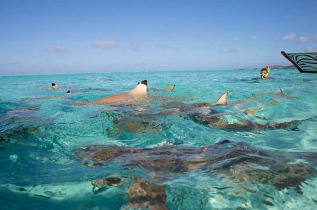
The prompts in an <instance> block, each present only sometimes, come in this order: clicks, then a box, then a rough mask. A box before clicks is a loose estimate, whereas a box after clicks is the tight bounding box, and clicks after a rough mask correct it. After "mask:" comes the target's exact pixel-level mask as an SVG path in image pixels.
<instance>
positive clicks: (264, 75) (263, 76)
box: [260, 66, 270, 78]
mask: <svg viewBox="0 0 317 210" xmlns="http://www.w3.org/2000/svg"><path fill="white" fill-rule="evenodd" d="M262 70H264V69H262ZM262 70H261V72H260V75H261V77H262V78H265V77H267V76H268V75H269V72H270V67H269V66H266V73H265V74H262V72H263V71H262Z"/></svg>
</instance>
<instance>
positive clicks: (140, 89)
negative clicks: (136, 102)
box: [130, 80, 147, 98]
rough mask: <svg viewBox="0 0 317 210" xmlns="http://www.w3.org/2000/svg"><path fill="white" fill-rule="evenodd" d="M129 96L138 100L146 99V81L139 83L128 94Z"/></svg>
mask: <svg viewBox="0 0 317 210" xmlns="http://www.w3.org/2000/svg"><path fill="white" fill-rule="evenodd" d="M130 95H132V96H134V97H138V98H146V97H147V80H143V81H142V82H139V83H138V85H137V86H136V87H135V88H134V89H133V90H132V91H131V92H130Z"/></svg>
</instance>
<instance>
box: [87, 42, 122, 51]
mask: <svg viewBox="0 0 317 210" xmlns="http://www.w3.org/2000/svg"><path fill="white" fill-rule="evenodd" d="M92 45H93V46H94V47H95V48H102V49H112V48H115V47H117V46H118V45H117V43H115V42H113V41H96V42H94V43H93V44H92Z"/></svg>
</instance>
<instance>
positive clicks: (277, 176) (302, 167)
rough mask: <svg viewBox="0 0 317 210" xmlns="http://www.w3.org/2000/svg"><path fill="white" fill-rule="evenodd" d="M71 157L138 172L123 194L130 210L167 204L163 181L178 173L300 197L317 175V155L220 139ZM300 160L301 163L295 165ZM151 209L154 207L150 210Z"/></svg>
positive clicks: (100, 149)
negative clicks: (269, 188) (307, 182)
mask: <svg viewBox="0 0 317 210" xmlns="http://www.w3.org/2000/svg"><path fill="white" fill-rule="evenodd" d="M73 152H74V153H75V155H76V157H75V159H76V160H78V161H80V162H82V164H83V165H86V166H89V167H102V168H104V170H105V172H106V171H107V167H108V165H111V167H113V165H117V166H118V167H121V168H123V169H125V170H129V171H133V170H137V171H138V170H141V171H142V172H144V173H145V174H148V175H149V176H146V177H147V178H145V177H139V178H137V179H135V180H134V184H132V185H131V186H129V188H128V190H127V191H126V193H127V194H128V197H129V206H130V207H149V208H151V207H153V208H154V207H155V206H160V207H161V208H163V207H164V206H165V201H166V195H165V193H164V190H165V187H166V186H167V185H166V182H165V181H167V180H171V179H173V178H175V177H177V176H178V175H181V174H188V173H192V172H197V171H204V172H205V173H207V174H209V175H210V176H215V174H218V175H219V176H221V177H223V179H228V180H231V181H232V182H235V183H249V184H263V185H271V186H274V187H275V188H276V189H277V190H283V189H285V188H292V189H294V190H295V191H297V192H298V193H300V194H301V193H302V190H301V184H302V183H303V182H305V180H307V179H309V178H314V177H317V172H316V169H315V166H316V164H317V153H316V152H280V151H271V150H259V149H256V148H254V147H252V146H250V145H249V144H247V143H245V142H237V143H234V142H231V141H229V140H224V141H222V142H219V143H217V144H214V145H211V146H205V147H186V146H180V145H178V146H175V145H168V146H167V145H164V146H159V147H154V148H131V147H120V146H87V147H84V148H80V149H75V150H73ZM294 160H301V162H297V163H296V162H294ZM121 181H122V177H121V178H120V177H117V178H116V179H114V178H112V179H109V178H105V179H97V180H94V184H95V185H96V187H98V188H103V187H105V188H109V187H111V186H113V185H116V186H117V185H119V184H120V182H121ZM153 208H152V209H153Z"/></svg>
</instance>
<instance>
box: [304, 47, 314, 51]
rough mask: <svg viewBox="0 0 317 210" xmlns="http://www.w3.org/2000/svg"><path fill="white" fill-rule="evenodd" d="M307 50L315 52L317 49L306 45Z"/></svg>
mask: <svg viewBox="0 0 317 210" xmlns="http://www.w3.org/2000/svg"><path fill="white" fill-rule="evenodd" d="M305 51H306V52H315V51H316V49H315V48H314V47H311V46H309V47H306V48H305Z"/></svg>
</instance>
